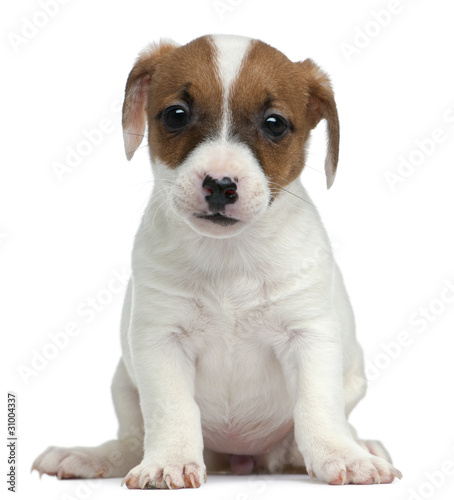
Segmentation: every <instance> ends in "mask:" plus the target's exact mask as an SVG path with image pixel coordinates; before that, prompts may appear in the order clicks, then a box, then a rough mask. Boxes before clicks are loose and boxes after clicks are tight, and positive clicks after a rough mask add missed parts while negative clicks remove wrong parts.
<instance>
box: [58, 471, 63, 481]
mask: <svg viewBox="0 0 454 500" xmlns="http://www.w3.org/2000/svg"><path fill="white" fill-rule="evenodd" d="M57 477H58V479H61V478H62V477H63V471H62V470H61V469H58V471H57Z"/></svg>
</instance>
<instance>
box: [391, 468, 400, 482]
mask: <svg viewBox="0 0 454 500" xmlns="http://www.w3.org/2000/svg"><path fill="white" fill-rule="evenodd" d="M392 472H393V474H394V475H395V476H396V477H397V479H402V472H400V470H398V469H395V468H393V470H392Z"/></svg>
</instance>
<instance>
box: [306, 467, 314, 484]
mask: <svg viewBox="0 0 454 500" xmlns="http://www.w3.org/2000/svg"><path fill="white" fill-rule="evenodd" d="M307 473H308V474H309V477H310V478H311V481H312V480H313V479H314V478H315V474H314V471H313V470H312V469H308V471H307Z"/></svg>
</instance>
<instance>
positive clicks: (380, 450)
mask: <svg viewBox="0 0 454 500" xmlns="http://www.w3.org/2000/svg"><path fill="white" fill-rule="evenodd" d="M366 387H367V380H366V376H365V374H364V362H363V354H362V350H361V348H360V347H359V345H358V346H357V354H356V356H355V358H354V360H353V362H352V364H351V366H350V367H349V369H348V371H347V372H346V373H345V374H344V395H345V414H346V415H347V417H348V416H349V414H350V412H351V411H352V410H353V408H354V407H355V406H356V405H357V403H358V402H359V401H360V400H361V399H362V398H363V397H364V394H365V393H366ZM350 431H351V433H352V436H353V437H354V438H355V440H356V441H357V442H358V443H359V444H360V445H361V447H362V448H363V449H364V450H367V451H368V452H369V453H371V454H372V455H375V456H376V457H381V458H383V459H385V460H387V461H388V462H389V463H391V464H392V460H391V456H390V455H389V453H388V451H387V450H386V448H385V447H384V446H383V444H382V443H381V442H380V441H376V440H364V439H359V438H358V434H357V432H356V430H355V428H354V427H353V426H352V425H351V424H350Z"/></svg>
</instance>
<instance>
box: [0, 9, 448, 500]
mask: <svg viewBox="0 0 454 500" xmlns="http://www.w3.org/2000/svg"><path fill="white" fill-rule="evenodd" d="M50 3H51V4H53V5H54V7H53V10H54V11H55V12H54V13H53V14H52V17H50V18H49V16H48V15H47V17H46V14H43V12H45V8H44V7H43V4H42V3H41V4H40V2H37V1H31V0H22V1H21V2H14V3H13V2H8V6H6V7H5V4H6V3H5V2H3V4H2V8H1V9H2V12H1V13H0V17H1V19H2V27H1V31H2V38H1V44H0V50H1V54H2V61H3V63H2V68H3V70H2V77H1V80H0V85H1V92H0V98H1V118H2V125H1V127H2V129H1V136H0V137H1V139H2V165H1V167H0V168H1V176H2V179H1V183H0V189H1V197H0V204H1V206H0V208H1V210H0V272H1V297H0V304H1V306H0V307H1V323H2V324H1V336H2V341H3V342H4V343H5V344H4V346H3V349H2V351H3V355H4V361H3V362H2V366H3V367H4V369H5V372H6V373H5V375H6V377H5V376H3V377H2V379H3V380H5V379H6V383H5V387H4V388H3V390H2V392H1V398H0V399H1V400H2V401H3V403H1V404H0V413H1V414H2V425H1V427H0V429H1V433H0V435H3V436H4V438H3V439H4V443H5V444H6V423H5V421H6V418H5V415H6V394H7V391H8V390H9V391H15V392H16V393H17V397H18V429H19V441H18V458H19V468H18V487H17V491H18V493H16V497H18V498H46V499H54V498H55V499H68V498H77V499H85V498H90V499H97V498H100V499H101V498H119V497H120V496H121V497H123V498H128V497H132V496H134V495H135V494H136V493H135V492H129V491H127V490H126V488H123V489H121V488H120V484H119V483H120V481H119V480H117V479H112V480H104V481H99V482H94V483H87V482H85V481H60V482H59V481H57V480H55V478H49V477H43V479H42V480H41V482H40V481H39V480H38V475H37V474H36V473H34V474H33V475H30V474H29V469H30V466H31V463H32V461H33V459H34V458H35V457H36V456H37V455H38V454H39V453H41V451H42V450H43V449H44V448H45V447H47V446H48V445H50V444H54V445H57V444H58V445H66V446H71V445H97V444H99V443H101V442H103V441H105V440H108V439H111V438H113V437H114V435H115V432H116V421H115V417H114V413H113V407H112V404H111V400H110V392H109V386H110V380H111V377H112V374H113V371H114V368H115V365H116V363H117V360H118V357H119V355H120V346H119V333H118V332H119V319H120V311H121V303H122V296H123V292H124V287H123V288H122V285H121V283H120V281H118V280H116V279H115V278H114V274H113V273H117V274H122V273H126V275H127V273H128V269H129V261H130V252H131V247H132V242H133V237H134V234H135V231H136V228H137V226H138V223H139V220H140V216H141V213H142V211H143V209H144V206H145V204H146V201H147V197H148V195H149V193H150V191H151V186H152V184H151V182H152V178H151V171H150V167H149V162H148V153H147V149H146V147H145V148H143V149H141V150H139V151H138V152H137V153H136V155H135V157H134V160H133V161H132V162H131V163H128V162H127V161H126V159H125V157H124V153H123V144H122V135H121V129H120V113H119V106H120V105H121V100H122V94H123V90H124V85H125V81H126V78H127V75H128V72H129V70H130V69H131V66H132V64H133V61H134V59H135V57H136V54H137V52H138V51H139V50H140V49H141V48H142V47H143V46H144V45H145V44H146V43H148V42H149V41H156V40H158V39H159V38H161V37H170V38H172V39H175V40H177V41H178V42H181V43H186V42H188V41H190V40H191V39H193V38H195V37H197V36H200V35H202V34H206V33H236V34H243V35H247V36H251V37H255V38H260V39H262V40H264V41H266V42H268V43H270V44H271V45H273V46H275V47H277V48H279V49H280V50H282V51H283V52H284V53H286V54H287V55H288V56H289V57H290V58H291V59H292V60H300V59H304V58H306V57H311V58H313V59H314V60H315V61H316V62H318V63H319V64H320V65H321V66H322V67H323V68H324V69H325V70H326V71H327V72H328V73H329V74H330V75H331V76H332V80H333V84H334V88H335V91H336V97H337V104H338V109H339V115H340V121H341V152H340V164H339V168H338V175H337V179H336V182H335V183H334V186H333V188H332V189H331V190H330V191H326V189H325V179H324V175H323V173H322V171H323V160H324V154H325V149H324V148H325V138H324V126H323V125H322V124H321V125H320V126H319V127H318V128H317V130H316V131H315V133H314V136H313V141H312V147H311V154H310V156H309V158H308V162H307V165H308V166H307V168H306V169H305V171H304V172H303V182H304V184H305V186H306V187H307V189H308V190H309V193H310V194H311V196H312V197H313V200H314V202H315V204H316V205H317V206H318V208H319V210H320V212H321V214H322V217H323V220H324V222H325V224H326V227H327V229H328V232H329V234H330V236H331V240H332V242H333V246H334V247H335V253H336V257H337V260H338V262H339V264H340V267H341V269H342V271H343V273H344V277H345V280H346V284H347V287H348V290H349V293H350V295H351V299H352V302H353V305H354V309H355V313H356V318H357V326H358V337H359V339H360V341H361V343H362V345H363V347H364V350H365V356H366V359H367V363H368V375H369V378H370V388H369V392H368V395H367V396H366V399H365V400H364V401H362V402H361V403H360V405H359V406H358V408H357V409H356V410H355V411H354V413H353V415H352V421H353V423H354V425H355V426H356V427H357V428H358V429H359V432H360V434H361V435H362V436H364V437H367V438H378V439H381V440H383V442H384V443H385V445H386V446H387V447H388V449H389V450H390V452H391V454H392V456H393V458H394V462H395V464H396V466H397V467H398V468H399V469H401V470H402V472H403V474H404V479H403V480H402V481H395V483H394V484H392V485H382V486H367V487H359V486H358V487H356V486H348V487H343V488H335V487H330V486H327V485H324V484H321V483H319V482H317V481H314V482H313V483H311V482H310V481H309V479H308V478H307V476H293V477H292V476H276V477H269V476H266V477H259V478H257V477H252V478H250V477H225V478H217V477H209V481H208V483H207V484H206V485H205V486H204V487H203V488H201V489H199V490H197V491H185V492H182V491H178V492H168V491H167V492H162V491H149V492H147V493H144V495H149V496H153V497H156V496H158V495H162V496H163V497H164V496H166V498H168V497H169V496H173V497H176V496H178V495H179V497H183V496H184V497H185V498H216V499H221V500H223V499H234V500H245V499H267V498H275V497H276V496H282V497H283V498H312V499H317V498H336V499H343V498H349V499H351V498H361V499H362V498H368V499H369V498H370V499H375V498H377V499H378V498H380V499H382V498H386V499H389V500H394V499H399V500H400V499H413V500H415V499H418V498H424V499H426V498H434V499H449V498H452V494H453V492H454V468H453V466H452V465H453V463H454V431H453V420H454V415H453V413H454V410H453V407H454V406H453V403H452V399H453V390H452V386H453V380H454V363H453V352H454V341H453V338H452V335H453V319H454V303H453V301H454V262H453V256H454V238H453V226H454V223H453V214H454V196H453V187H454V164H453V163H454V160H453V157H454V156H453V153H454V147H453V138H454V121H452V120H454V95H453V89H454V70H453V65H452V64H453V63H452V61H453V57H452V49H453V47H454V24H453V19H454V16H453V13H454V12H453V9H452V6H451V5H450V2H449V1H448V0H445V1H442V0H440V1H433V2H429V1H427V0H426V1H423V0H413V1H408V0H401V1H400V2H399V1H397V0H393V1H392V2H391V4H389V2H386V1H383V0H376V1H367V2H366V1H360V0H348V1H347V0H344V1H342V2H340V1H336V0H330V1H328V0H325V1H323V0H322V1H317V2H315V1H313V2H296V1H294V2H291V1H289V0H279V1H269V0H243V1H240V0H235V1H234V0H229V1H228V0H225V1H219V2H217V3H216V2H213V1H212V0H199V1H194V0H193V1H187V0H172V1H169V2H151V1H148V2H147V1H144V0H129V1H127V2H112V1H110V2H109V1H107V0H97V1H91V2H90V1H88V0H81V1H77V2H76V1H75V0H74V1H67V2H66V5H58V4H55V3H53V2H52V1H50ZM55 5H57V7H55ZM230 5H234V6H233V7H231V6H230ZM223 6H224V7H225V8H226V9H227V10H225V11H224V12H221V9H222V7H223ZM49 8H50V7H47V9H49ZM384 9H386V10H387V12H388V13H389V12H390V11H395V10H396V9H397V10H398V12H394V13H389V14H386V13H384V12H382V11H383V10H384ZM374 12H375V13H376V14H374ZM377 13H380V14H379V15H378V14H377ZM377 15H378V17H379V18H380V19H381V22H382V24H383V23H384V24H386V26H380V24H378V21H377V20H374V19H375V18H376V17H377ZM30 23H32V25H33V24H35V28H34V29H33V26H31V25H30ZM36 25H40V27H36ZM360 32H363V33H364V32H366V35H364V34H361V33H360ZM367 33H369V35H370V38H369V40H368V39H367V38H365V36H367ZM24 34H25V37H24ZM21 37H22V39H21ZM355 37H356V39H355ZM346 44H350V47H349V49H348V50H349V51H350V52H351V54H350V56H348V55H347V54H346V51H347V45H346ZM355 44H356V45H355ZM449 120H451V121H449ZM100 126H102V127H103V129H104V132H103V134H102V137H101V136H100V135H99V134H98V137H97V142H98V144H96V145H92V146H91V147H90V149H91V151H89V152H88V149H87V144H86V143H85V149H83V148H84V141H85V140H86V137H85V136H84V131H85V132H87V131H88V132H89V131H92V130H93V129H99V127H100ZM432 135H434V136H435V137H436V138H437V139H438V140H439V142H438V143H434V142H433V143H432V144H429V143H428V142H427V141H426V142H423V143H421V142H419V146H418V144H417V141H425V140H426V139H427V138H429V137H431V136H432ZM93 137H94V136H93ZM421 144H423V145H422V146H421ZM424 144H425V145H424ZM421 147H422V148H423V149H425V151H426V152H425V153H424V152H421ZM68 148H73V149H77V148H82V149H81V150H82V151H84V155H85V156H83V157H81V159H80V162H79V164H78V165H77V166H75V167H74V168H73V169H72V170H71V171H70V172H66V173H64V175H63V176H62V177H61V179H59V178H58V176H57V175H56V173H55V170H54V166H55V164H56V162H58V163H62V164H63V163H65V162H66V156H67V154H68V151H69V149H68ZM418 149H419V153H418ZM402 157H403V158H405V159H407V160H409V159H411V160H412V161H413V163H414V164H415V166H414V168H413V170H412V168H411V165H410V168H408V166H407V169H406V170H403V169H402V167H401V170H400V171H401V173H403V174H404V175H405V177H400V181H401V182H399V183H397V184H395V185H394V189H392V187H391V185H390V183H389V182H388V181H387V180H386V175H389V174H395V175H399V173H398V167H399V163H400V161H401V158H402ZM416 164H417V165H416ZM109 286H114V287H115V290H117V291H116V292H115V293H111V294H110V295H109V293H108V292H106V291H105V290H106V289H107V288H108V287H109ZM446 287H448V288H446ZM98 294H100V297H101V298H102V300H103V301H104V305H103V306H102V307H103V309H102V310H99V311H97V312H96V313H93V314H90V315H88V313H87V309H88V307H89V306H88V303H87V300H90V299H89V298H90V297H96V296H97V295H98ZM78 311H79V312H78ZM84 311H85V313H84ZM424 315H426V318H427V319H424ZM71 323H75V324H76V326H77V328H78V334H77V335H76V336H73V337H71V338H69V337H67V336H66V338H67V345H66V346H65V347H62V348H61V349H57V348H55V347H52V342H51V338H50V335H52V334H53V335H56V334H57V333H58V332H62V331H63V330H64V329H65V328H67V327H68V324H71ZM59 338H63V335H60V337H59ZM399 341H400V343H401V345H399V344H398V342H399ZM56 349H57V350H56ZM44 354H45V356H44ZM43 356H44V357H43ZM50 356H53V358H52V359H46V357H47V358H49V357H50ZM40 361H41V365H40V366H38V365H39V362H40ZM32 363H33V366H35V368H36V367H38V368H39V369H36V370H35V372H34V373H33V374H31V373H32V372H30V371H29V372H28V375H24V373H25V372H24V370H26V369H29V370H31V369H33V368H32ZM20 370H22V375H21V373H20ZM2 385H3V384H2ZM5 444H4V445H3V447H2V448H3V451H2V454H1V456H0V460H1V461H2V463H3V464H4V465H3V466H2V470H4V471H5V475H6V467H7V465H6V462H7V450H6V447H5ZM450 464H451V467H450ZM442 469H444V471H445V472H444V473H436V474H435V475H434V473H435V472H436V471H441V470H442ZM429 478H431V479H429ZM434 483H435V484H434ZM0 487H1V488H2V489H3V490H6V484H5V476H4V477H3V478H2V481H1V486H0ZM67 495H70V497H69V496H67ZM366 495H367V496H366Z"/></svg>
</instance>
